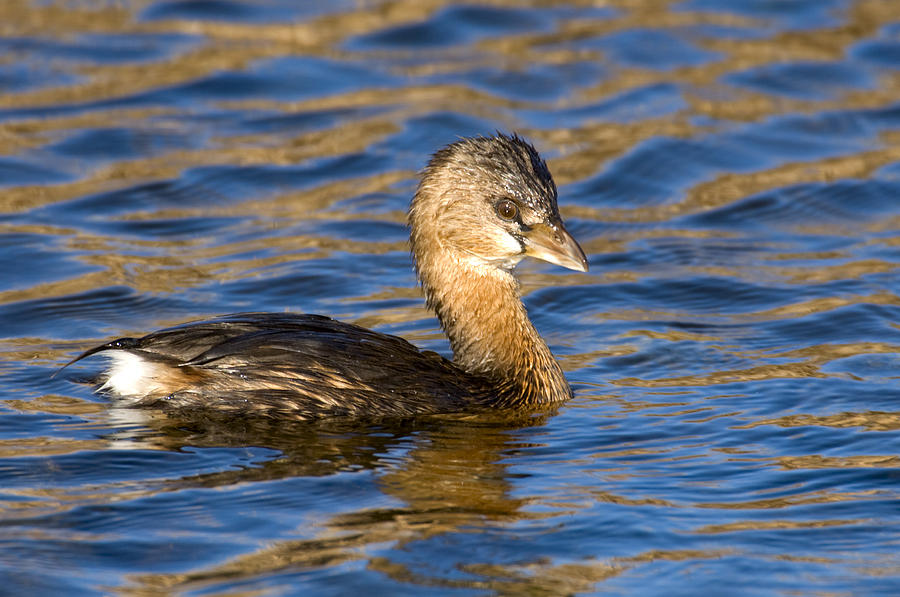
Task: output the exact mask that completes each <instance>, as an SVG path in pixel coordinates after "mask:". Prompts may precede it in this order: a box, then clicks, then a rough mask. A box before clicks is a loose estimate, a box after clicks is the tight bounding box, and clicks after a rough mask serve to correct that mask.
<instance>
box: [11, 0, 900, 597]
mask: <svg viewBox="0 0 900 597" xmlns="http://www.w3.org/2000/svg"><path fill="white" fill-rule="evenodd" d="M0 13H2V19H0V57H2V58H0V90H2V95H0V231H2V234H0V243H2V244H0V272H2V275H0V331H2V339H0V351H2V353H3V356H2V360H0V525H2V530H0V577H2V580H3V582H2V588H0V592H3V593H5V594H11V595H19V594H29V595H43V594H67V595H75V594H114V595H115V594H123V595H161V594H171V593H176V594H185V595H201V594H215V595H238V594H240V595H247V594H253V595H288V594H304V595H312V594H316V595H346V594H353V593H354V592H358V591H360V590H364V591H366V592H367V593H369V594H391V595H417V596H418V595H485V594H500V595H523V594H524V595H557V594H622V595H663V594H664V595H697V594H710V595H719V594H729V595H798V594H800V595H846V596H857V595H897V594H900V557H898V549H900V501H898V497H900V495H898V494H900V491H898V487H900V406H898V404H900V374H898V371H900V358H898V347H900V297H898V294H900V278H898V275H897V274H898V266H900V13H898V11H897V4H896V2H895V1H894V0H880V1H879V0H859V1H851V0H829V1H827V2H823V1H822V0H796V1H793V2H764V1H747V2H738V1H735V2H725V1H719V0H688V1H686V2H660V1H657V0H644V1H639V0H631V1H627V2H626V1H624V0H623V1H610V2H604V3H597V5H596V6H590V5H588V4H587V3H581V2H572V3H570V4H565V3H534V6H527V5H525V4H523V3H519V2H494V3H492V4H491V5H490V6H489V7H488V6H478V5H472V4H469V5H450V4H447V5H445V4H442V3H406V2H350V1H340V2H329V3H321V4H309V3H294V2H289V1H287V0H266V1H263V0H260V1H258V2H252V1H249V0H247V1H243V2H242V1H237V0H234V1H216V2H193V1H188V0H175V1H162V0H158V1H151V0H133V1H129V0H119V1H116V2H112V1H109V2H84V1H77V0H68V1H64V0H30V1H29V0H6V1H5V2H4V3H3V7H2V8H0ZM496 129H501V130H516V131H518V132H520V133H522V134H523V135H525V136H527V137H528V138H530V139H531V140H532V141H533V142H534V143H535V144H536V145H537V146H538V147H539V148H540V149H541V150H542V151H543V153H544V155H545V156H546V157H547V158H548V160H549V163H550V167H551V169H552V171H553V172H554V173H555V176H556V179H557V182H558V184H559V186H560V191H561V192H560V195H561V204H562V212H563V216H564V217H565V219H566V221H567V222H568V226H569V229H570V231H571V232H572V233H573V235H574V236H575V237H576V238H578V239H579V240H580V241H581V243H582V245H583V247H584V248H585V251H586V252H587V253H588V255H589V260H590V265H591V271H590V272H589V273H587V274H578V273H573V272H569V271H566V270H563V269H561V268H558V267H554V266H552V265H549V264H541V263H534V262H530V263H529V262H525V263H523V264H522V265H521V266H520V268H519V270H520V277H521V280H522V284H523V290H524V292H525V300H526V303H527V305H528V308H529V310H530V312H531V314H532V317H533V319H534V321H535V323H536V325H537V327H538V328H539V329H540V330H541V332H542V333H543V334H544V336H545V337H546V338H547V339H548V342H549V343H550V345H551V347H552V348H553V349H554V351H555V352H556V354H558V355H559V357H560V359H561V361H562V362H563V364H564V367H565V369H566V371H567V374H568V376H569V378H570V380H571V381H572V383H573V386H574V387H575V389H576V397H575V399H574V400H572V401H571V402H570V403H568V404H565V405H563V406H562V407H560V408H559V409H558V410H556V411H554V412H547V413H541V414H538V415H534V416H527V417H518V418H516V417H510V416H501V415H498V416H496V417H490V416H480V417H467V416H450V417H443V418H438V419H434V420H427V421H418V422H408V423H404V424H387V423H386V424H381V425H369V426H365V425H352V424H337V423H326V424H320V425H298V424H285V423H282V424H268V425H266V424H262V423H252V422H247V423H245V424H244V425H237V424H234V423H232V424H229V425H223V424H218V423H215V422H211V421H210V422H202V421H179V420H176V419H171V418H167V417H165V416H164V415H163V414H161V413H155V412H136V411H129V410H123V409H116V408H113V407H111V405H110V404H109V403H108V402H107V401H106V400H105V399H104V398H103V397H101V396H96V395H94V394H93V393H92V392H91V390H90V387H88V386H86V385H83V384H81V383H78V382H79V380H82V379H84V378H85V377H87V376H88V375H90V374H92V373H94V372H96V371H97V368H98V367H99V362H97V361H96V360H94V361H89V362H86V363H84V364H83V366H82V367H80V368H77V367H76V368H73V369H72V370H66V371H65V372H64V373H63V374H61V375H58V376H56V377H51V375H52V373H53V372H54V371H56V370H57V368H58V367H59V366H60V365H61V364H63V363H64V362H66V361H67V360H68V359H70V358H71V357H72V356H74V355H75V354H77V353H78V351H80V350H82V349H84V348H87V347H89V346H92V345H94V344H96V343H99V342H101V341H104V340H106V339H109V338H111V337H117V336H123V335H135V334H139V333H141V332H143V331H146V330H150V329H154V328H158V327H162V326H166V325H170V324H175V323H179V322H182V321H186V320H190V319H197V318H201V317H206V316H211V315H215V314H221V313H229V312H235V311H242V310H271V311H283V310H285V309H292V310H296V311H307V312H316V313H323V314H328V315H331V316H334V317H338V318H341V319H345V320H349V321H353V322H357V323H361V324H363V325H366V326H372V327H376V328H377V329H379V330H382V331H386V332H391V333H396V334H400V335H402V336H404V337H406V338H408V339H410V340H411V341H413V342H415V343H417V344H418V345H420V346H422V347H426V348H430V349H434V350H439V351H442V352H444V353H446V352H447V344H446V341H445V339H444V338H443V337H442V335H441V334H440V333H439V330H438V329H437V324H436V322H435V320H434V319H433V318H432V317H431V315H430V314H429V313H428V312H427V311H426V310H425V309H424V307H423V305H422V300H421V296H420V293H419V291H418V290H417V289H416V287H415V281H414V278H413V275H412V272H411V268H410V265H409V257H408V254H407V248H406V244H405V242H406V234H407V233H406V230H405V227H404V210H405V208H406V205H407V203H408V200H409V198H410V196H411V194H412V192H413V189H414V186H415V180H416V179H415V172H416V171H417V170H418V169H419V168H421V167H422V166H423V165H424V163H425V160H426V159H427V156H428V155H429V154H430V153H431V152H432V151H434V150H435V149H436V148H438V147H440V146H441V145H443V144H445V143H447V142H450V141H453V140H455V139H456V138H457V137H458V136H465V135H472V134H484V133H490V132H492V131H494V130H496Z"/></svg>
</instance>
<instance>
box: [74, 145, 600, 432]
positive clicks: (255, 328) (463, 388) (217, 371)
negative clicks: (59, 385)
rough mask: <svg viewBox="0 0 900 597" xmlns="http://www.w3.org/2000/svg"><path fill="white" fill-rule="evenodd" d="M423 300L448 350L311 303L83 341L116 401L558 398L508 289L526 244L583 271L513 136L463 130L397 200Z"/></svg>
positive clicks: (328, 412) (541, 177)
mask: <svg viewBox="0 0 900 597" xmlns="http://www.w3.org/2000/svg"><path fill="white" fill-rule="evenodd" d="M409 226H410V229H411V233H410V243H411V245H412V254H413V258H414V259H415V265H416V273H417V274H418V278H419V280H420V281H421V283H422V288H423V289H424V291H425V296H426V298H427V304H428V306H429V307H431V308H432V309H433V310H434V311H435V312H436V313H437V316H438V319H439V320H440V323H441V326H442V327H443V328H444V330H445V331H446V332H447V335H448V336H449V338H450V346H451V348H452V349H453V355H454V360H453V362H451V361H448V360H447V359H445V358H443V357H441V356H440V355H438V354H436V353H433V352H430V351H425V352H421V351H419V350H418V349H417V348H416V347H415V346H413V345H412V344H410V343H408V342H407V341H405V340H403V339H401V338H398V337H396V336H389V335H386V334H381V333H379V332H374V331H371V330H367V329H365V328H361V327H359V326H356V325H352V324H348V323H341V322H339V321H334V320H333V319H329V318H327V317H322V316H319V315H292V314H274V313H242V314H237V315H226V316H224V317H220V318H218V319H213V320H209V321H201V322H193V323H187V324H184V325H181V326H177V327H174V328H169V329H165V330H161V331H158V332H154V333H152V334H149V335H147V336H144V337H143V338H120V339H118V340H114V341H112V342H109V343H108V344H104V345H102V346H98V347H96V348H93V349H91V350H88V351H87V352H85V353H84V354H82V355H80V356H79V357H77V358H76V359H75V360H74V361H72V362H73V363H74V362H75V361H78V360H80V359H83V358H84V357H87V356H89V355H92V354H95V353H98V352H102V353H103V354H105V355H107V356H109V357H111V361H112V362H111V366H110V367H109V369H108V370H107V371H106V372H105V373H104V374H103V377H102V385H101V386H100V389H101V390H103V391H106V392H108V393H110V394H112V395H114V396H117V397H120V398H122V399H124V400H125V401H126V403H127V404H131V405H135V406H150V407H162V408H173V409H180V410H196V409H200V410H206V409H214V410H215V411H217V412H222V413H233V414H258V415H264V416H272V417H289V418H295V419H313V418H319V417H326V416H341V415H345V416H363V417H371V416H375V417H397V416H400V417H403V416H409V415H417V414H427V413H440V412H453V411H459V410H464V409H467V408H478V407H491V406H496V407H514V406H525V405H539V404H550V403H554V402H560V401H562V400H565V399H567V398H569V397H570V396H571V389H570V388H569V384H568V383H567V382H566V378H565V376H564V375H563V372H562V369H561V368H560V366H559V364H558V363H557V362H556V359H554V358H553V355H552V354H551V353H550V349H549V348H548V347H547V344H546V343H545V342H544V340H543V339H542V338H541V337H540V335H539V334H538V333H537V331H536V330H535V329H534V326H533V325H532V324H531V321H530V320H529V319H528V315H527V313H526V311H525V307H524V305H523V304H522V301H521V299H520V298H519V292H518V283H517V281H516V279H515V278H514V277H513V275H512V273H511V270H512V269H513V267H515V265H516V264H517V263H518V262H519V261H520V260H521V259H522V258H523V257H525V256H526V255H528V256H531V257H535V258H537V259H542V260H544V261H549V262H551V263H555V264H557V265H561V266H563V267H567V268H569V269H574V270H578V271H587V267H588V266H587V260H586V259H585V256H584V252H583V251H582V250H581V247H579V246H578V243H577V242H575V240H574V239H573V238H572V237H571V236H570V235H569V233H568V232H566V229H565V228H564V227H563V223H562V220H561V219H560V216H559V211H558V209H557V206H556V185H555V184H554V183H553V179H552V178H551V176H550V172H549V171H548V170H547V166H546V164H545V163H544V161H543V160H542V159H541V157H540V156H539V155H538V154H537V152H536V151H535V149H534V148H533V147H532V146H531V145H530V144H528V143H527V142H525V141H523V140H522V139H520V138H519V137H517V136H515V135H514V136H511V137H510V136H506V135H497V136H494V137H479V138H471V139H462V140H460V141H458V142H456V143H453V144H451V145H449V146H447V147H445V148H443V149H441V150H440V151H438V152H437V153H436V154H435V155H434V156H433V157H432V159H431V161H430V162H429V164H428V166H427V167H426V168H425V171H424V173H423V176H422V179H421V182H420V183H419V187H418V189H417V190H416V194H415V196H414V197H413V200H412V204H411V206H410V210H409Z"/></svg>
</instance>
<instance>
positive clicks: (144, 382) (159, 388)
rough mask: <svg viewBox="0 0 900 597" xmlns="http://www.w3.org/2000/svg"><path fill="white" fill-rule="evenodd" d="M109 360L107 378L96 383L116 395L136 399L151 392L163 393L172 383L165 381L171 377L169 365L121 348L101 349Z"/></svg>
mask: <svg viewBox="0 0 900 597" xmlns="http://www.w3.org/2000/svg"><path fill="white" fill-rule="evenodd" d="M101 354H103V356H106V357H108V358H109V359H110V360H111V361H112V362H111V363H110V366H109V369H108V370H107V372H106V375H107V379H106V381H105V382H104V383H103V385H102V386H100V389H101V390H104V391H107V392H109V393H110V394H113V395H115V396H117V397H119V398H125V399H130V400H134V401H138V400H140V399H141V398H145V397H146V396H149V395H151V394H161V395H166V394H169V393H171V391H172V389H173V388H172V387H171V386H170V385H167V384H166V383H165V382H166V381H171V379H172V373H173V371H172V368H171V367H168V366H166V365H164V364H162V363H156V362H153V361H150V360H147V359H145V358H144V357H142V356H141V355H139V354H134V353H133V352H127V351H124V350H114V351H107V352H103V353H101Z"/></svg>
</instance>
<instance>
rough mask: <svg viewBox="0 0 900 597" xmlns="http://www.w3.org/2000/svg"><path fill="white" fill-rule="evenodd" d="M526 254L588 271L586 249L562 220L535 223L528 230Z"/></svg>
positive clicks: (576, 269) (525, 235)
mask: <svg viewBox="0 0 900 597" xmlns="http://www.w3.org/2000/svg"><path fill="white" fill-rule="evenodd" d="M523 237H524V238H525V254H526V255H528V256H529V257H534V258H535V259H540V260H542V261H549V262H550V263H555V264H556V265H561V266H562V267H566V268H569V269H573V270H575V271H579V272H586V271H588V262H587V258H586V257H585V256H584V251H582V250H581V247H580V246H578V243H577V242H575V239H574V238H572V235H571V234H569V233H568V232H567V231H566V229H565V227H564V226H563V225H562V222H560V221H557V222H554V223H553V224H544V223H540V224H535V225H534V226H532V227H531V230H529V231H528V232H526V233H525V234H524V235H523Z"/></svg>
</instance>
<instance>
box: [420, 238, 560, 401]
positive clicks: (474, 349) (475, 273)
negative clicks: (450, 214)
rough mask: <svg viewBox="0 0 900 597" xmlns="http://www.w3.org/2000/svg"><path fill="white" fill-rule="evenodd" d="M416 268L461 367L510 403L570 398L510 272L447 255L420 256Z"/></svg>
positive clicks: (555, 363)
mask: <svg viewBox="0 0 900 597" xmlns="http://www.w3.org/2000/svg"><path fill="white" fill-rule="evenodd" d="M416 264H417V269H418V274H419V278H420V280H421V282H422V288H423V289H424V291H425V296H426V298H427V301H428V305H429V306H430V307H431V308H432V309H434V311H435V313H436V314H437V317H438V320H439V321H440V322H441V326H442V327H443V329H444V331H445V332H446V333H447V336H448V337H449V339H450V347H451V348H452V349H453V358H454V362H455V363H456V364H457V365H458V366H460V367H461V368H462V369H464V370H466V371H467V372H469V373H472V374H475V375H480V376H483V377H486V378H488V379H490V380H491V381H492V382H494V383H495V384H496V385H497V387H498V388H499V390H500V394H502V396H503V398H505V399H506V400H507V401H509V402H510V403H511V404H538V403H549V402H559V401H562V400H566V399H568V398H570V397H571V389H570V388H569V384H568V382H567V381H566V378H565V375H564V374H563V372H562V369H561V368H560V366H559V363H557V361H556V359H555V358H554V357H553V354H552V353H551V352H550V349H549V348H548V346H547V343H546V342H544V340H543V338H541V336H540V335H539V334H538V332H537V330H536V329H535V328H534V325H532V323H531V320H530V319H529V318H528V313H527V312H526V310H525V305H523V304H522V300H521V299H520V298H519V285H518V282H517V281H516V279H515V278H514V277H513V275H512V274H511V273H510V272H508V271H506V270H503V269H500V268H497V267H494V266H492V265H485V264H481V263H476V262H473V260H472V259H471V258H470V257H469V256H466V255H454V254H453V253H449V252H439V254H437V255H434V254H432V255H427V256H424V255H416Z"/></svg>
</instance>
